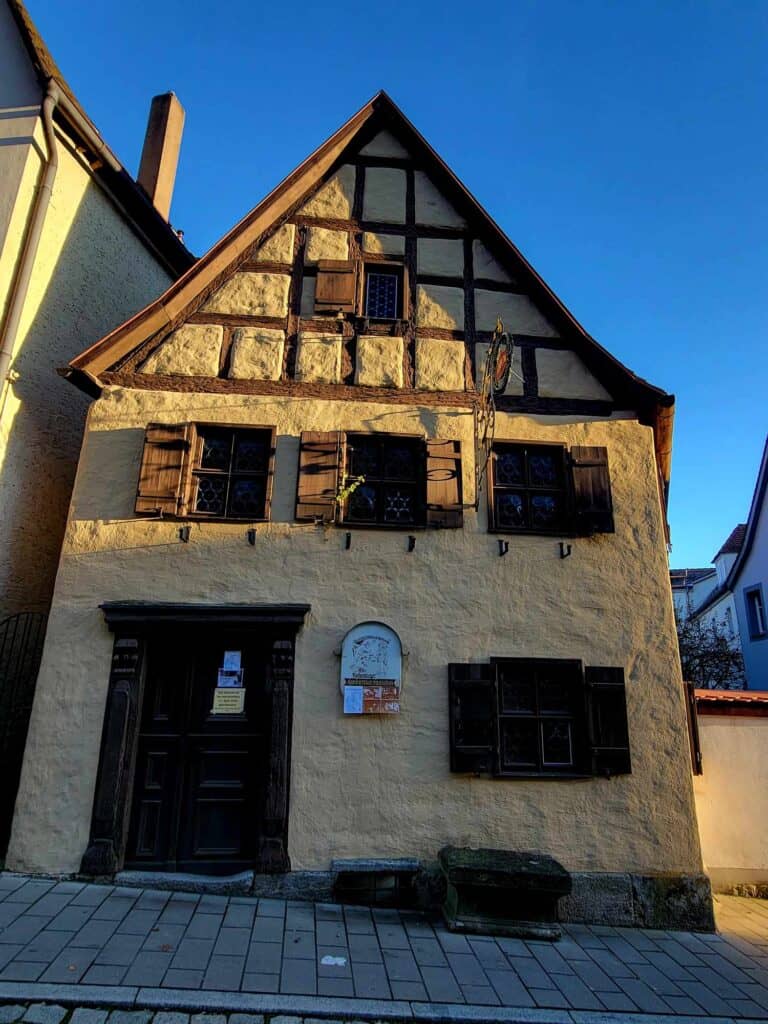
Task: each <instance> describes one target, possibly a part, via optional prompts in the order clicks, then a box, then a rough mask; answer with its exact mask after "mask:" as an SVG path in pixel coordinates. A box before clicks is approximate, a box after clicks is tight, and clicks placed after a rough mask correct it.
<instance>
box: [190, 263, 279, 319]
mask: <svg viewBox="0 0 768 1024" xmlns="http://www.w3.org/2000/svg"><path fill="white" fill-rule="evenodd" d="M290 285H291V278H290V276H289V275H288V274H259V273H256V272H253V271H240V272H239V273H237V274H234V275H233V276H232V277H230V279H229V280H228V281H225V282H224V284H223V285H222V286H221V288H219V290H218V291H217V292H215V293H214V294H213V295H212V296H211V297H210V298H209V299H208V301H207V302H206V303H205V305H204V306H203V309H204V310H205V311H206V312H213V313H230V314H234V315H238V314H241V315H246V316H285V315H286V313H287V312H288V289H289V288H290Z"/></svg>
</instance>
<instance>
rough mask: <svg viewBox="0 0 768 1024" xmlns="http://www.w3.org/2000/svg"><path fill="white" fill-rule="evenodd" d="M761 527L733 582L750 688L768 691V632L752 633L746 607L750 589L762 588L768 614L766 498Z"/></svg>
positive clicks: (767, 515)
mask: <svg viewBox="0 0 768 1024" xmlns="http://www.w3.org/2000/svg"><path fill="white" fill-rule="evenodd" d="M757 516H758V521H757V526H756V529H755V535H754V540H753V542H752V547H751V549H750V552H749V554H748V555H747V557H746V559H745V560H744V564H743V566H742V567H741V570H740V572H739V575H738V578H737V579H736V581H735V582H734V584H733V589H734V597H735V599H736V601H735V603H736V612H737V614H738V617H739V631H740V633H741V647H742V650H743V652H744V667H745V669H746V672H747V685H748V686H749V689H750V690H768V635H765V634H764V635H763V636H760V637H753V636H751V635H750V629H749V619H748V616H747V607H746V591H747V590H751V589H752V588H753V587H761V588H762V595H763V608H764V609H765V610H766V612H767V613H768V511H767V510H766V502H765V500H763V504H762V507H761V508H759V509H758V510H757Z"/></svg>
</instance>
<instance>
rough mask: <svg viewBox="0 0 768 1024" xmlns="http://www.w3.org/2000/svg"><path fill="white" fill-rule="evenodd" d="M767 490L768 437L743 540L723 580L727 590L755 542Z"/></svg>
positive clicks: (730, 588)
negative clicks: (725, 578)
mask: <svg viewBox="0 0 768 1024" xmlns="http://www.w3.org/2000/svg"><path fill="white" fill-rule="evenodd" d="M767 491H768V437H766V439H765V444H764V445H763V457H762V459H761V460H760V469H759V470H758V473H757V482H756V483H755V491H754V494H753V495H752V504H751V505H750V506H749V517H748V518H747V523H746V529H745V530H744V540H743V542H742V544H741V548H740V549H739V553H738V555H737V556H736V561H735V562H734V563H733V565H732V566H731V571H730V572H729V573H728V579H727V580H726V581H725V585H726V586H727V587H728V588H729V590H733V588H734V587H735V585H736V583H737V581H738V578H739V576H740V575H741V570H742V569H743V568H744V564H745V562H746V560H747V558H748V557H749V553H750V551H751V550H752V545H753V544H754V542H755V535H756V534H757V527H758V523H759V521H760V514H761V512H762V511H763V508H764V506H765V496H766V492H767Z"/></svg>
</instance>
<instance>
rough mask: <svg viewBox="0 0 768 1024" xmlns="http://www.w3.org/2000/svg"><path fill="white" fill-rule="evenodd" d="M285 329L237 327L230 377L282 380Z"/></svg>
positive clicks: (233, 342) (234, 335)
mask: <svg viewBox="0 0 768 1024" xmlns="http://www.w3.org/2000/svg"><path fill="white" fill-rule="evenodd" d="M284 350H285V331H280V330H277V329H273V328H269V327H238V328H237V330H236V331H234V334H233V340H232V357H231V359H230V364H229V376H230V377H232V378H234V379H237V380H280V377H281V376H282V372H283V352H284Z"/></svg>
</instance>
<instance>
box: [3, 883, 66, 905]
mask: <svg viewBox="0 0 768 1024" xmlns="http://www.w3.org/2000/svg"><path fill="white" fill-rule="evenodd" d="M54 884H55V883H54V882H51V881H48V880H47V879H45V878H30V879H27V880H26V881H25V882H24V884H23V885H20V886H18V888H16V889H13V890H12V891H11V892H10V893H9V895H8V896H6V899H7V900H8V901H9V902H12V903H26V904H27V905H31V904H33V903H35V902H36V901H37V900H39V899H40V898H41V897H42V896H45V894H46V893H47V892H48V891H49V890H50V889H52V888H53V886H54Z"/></svg>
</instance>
